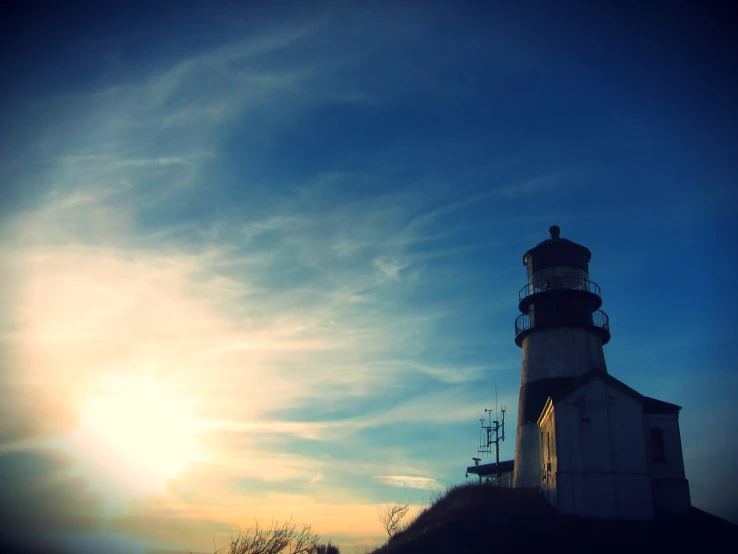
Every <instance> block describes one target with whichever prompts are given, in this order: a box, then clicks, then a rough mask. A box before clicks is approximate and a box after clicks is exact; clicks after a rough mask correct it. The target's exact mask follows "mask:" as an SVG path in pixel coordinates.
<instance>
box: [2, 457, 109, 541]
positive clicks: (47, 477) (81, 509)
mask: <svg viewBox="0 0 738 554" xmlns="http://www.w3.org/2000/svg"><path fill="white" fill-rule="evenodd" d="M73 468H74V460H73V459H72V458H70V457H69V456H66V455H65V454H64V453H63V452H60V451H55V450H50V449H44V450H29V449H25V450H13V451H4V452H0V479H1V480H2V482H3V495H2V503H0V521H1V522H2V527H1V528H0V536H2V535H6V536H7V535H10V536H15V537H25V538H29V539H31V538H32V537H35V536H36V535H38V534H39V530H43V533H41V534H42V535H43V534H47V533H48V534H53V533H82V534H84V533H87V532H90V531H95V530H98V529H100V528H101V527H102V525H103V520H102V519H101V517H100V513H101V509H102V499H101V498H100V496H99V495H98V494H96V493H95V492H93V491H92V490H90V487H89V485H88V483H87V481H86V480H85V479H84V478H82V477H80V476H79V475H75V474H74V473H73V472H72V470H73ZM33 542H34V541H33V540H31V544H33Z"/></svg>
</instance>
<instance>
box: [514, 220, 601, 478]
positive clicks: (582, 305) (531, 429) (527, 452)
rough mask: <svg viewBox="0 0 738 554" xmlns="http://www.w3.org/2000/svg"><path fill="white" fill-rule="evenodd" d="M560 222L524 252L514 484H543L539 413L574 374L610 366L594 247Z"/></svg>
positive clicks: (517, 335)
mask: <svg viewBox="0 0 738 554" xmlns="http://www.w3.org/2000/svg"><path fill="white" fill-rule="evenodd" d="M560 233H561V231H560V229H559V227H557V226H556V225H553V226H551V227H550V228H549V236H550V238H549V239H548V240H544V241H543V242H541V243H540V244H538V245H537V246H535V247H534V248H531V249H530V250H528V251H527V252H526V253H525V254H524V255H523V264H524V265H525V267H526V270H527V275H528V282H527V284H526V285H525V286H524V287H523V288H521V289H520V291H519V293H518V300H519V303H518V308H519V309H520V312H521V315H519V316H518V317H517V319H516V320H515V343H516V344H517V345H518V346H519V347H521V348H522V366H521V372H520V400H519V404H518V424H517V435H516V442H515V464H514V468H515V469H514V478H513V481H514V486H515V487H540V486H541V440H540V432H539V426H538V423H537V422H538V419H539V416H540V415H541V411H542V410H543V408H544V405H545V404H546V401H547V399H548V398H549V397H550V396H552V395H553V394H554V393H555V392H556V391H557V390H558V389H560V388H561V387H562V386H563V385H564V384H566V383H569V382H570V381H571V380H572V378H575V377H579V376H582V375H584V374H586V373H587V372H589V371H590V370H592V369H593V368H596V369H598V370H599V371H602V372H605V373H606V372H607V366H606V364H605V354H604V351H603V346H604V345H605V344H607V343H608V341H609V340H610V326H609V319H608V317H607V314H606V313H605V312H603V311H602V310H600V307H601V306H602V296H601V291H600V287H599V286H597V284H596V283H594V282H593V281H591V280H590V278H589V261H590V259H591V257H592V253H591V252H590V251H589V249H587V248H586V247H584V246H582V245H580V244H577V243H575V242H572V241H570V240H567V239H564V238H561V236H560Z"/></svg>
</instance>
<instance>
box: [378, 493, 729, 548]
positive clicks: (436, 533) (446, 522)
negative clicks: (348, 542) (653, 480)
mask: <svg viewBox="0 0 738 554" xmlns="http://www.w3.org/2000/svg"><path fill="white" fill-rule="evenodd" d="M538 548H545V549H547V550H548V551H549V552H567V553H573V552H582V553H583V552H597V553H600V552H618V553H620V554H623V553H628V554H629V553H631V552H653V553H658V552H669V553H671V552H690V553H697V552H711V553H712V552H738V526H735V525H733V524H731V523H729V522H727V521H725V520H722V519H720V518H718V517H715V516H712V515H710V514H708V513H706V512H703V511H701V510H698V509H696V508H693V509H692V511H691V512H690V513H689V514H687V515H683V516H669V517H659V518H656V519H654V520H652V521H648V522H643V521H602V520H593V519H581V518H573V517H565V516H560V515H558V514H557V513H556V512H555V511H554V510H552V509H550V508H548V507H547V506H546V505H545V503H544V501H543V498H542V497H541V496H540V495H539V494H538V492H537V491H534V490H525V489H506V488H496V487H491V486H488V485H478V484H468V485H460V486H456V487H452V488H450V489H449V490H448V491H447V492H446V493H445V494H444V495H443V496H441V497H440V498H439V499H438V500H437V501H436V502H435V503H433V505H432V506H430V507H429V508H427V509H425V510H424V511H422V512H421V513H420V514H418V516H417V517H416V518H415V520H414V521H412V522H411V523H409V524H408V525H406V527H405V528H404V529H403V530H402V531H401V532H399V533H397V534H396V535H395V536H394V537H392V539H391V540H390V541H389V542H388V543H387V544H386V545H384V546H383V547H381V548H379V549H377V550H375V551H374V553H373V554H416V553H418V554H420V553H423V554H433V553H450V552H475V553H476V552H479V553H483V552H490V553H491V552H494V553H504V552H511V553H512V552H515V553H521V552H533V551H535V550H536V549H538Z"/></svg>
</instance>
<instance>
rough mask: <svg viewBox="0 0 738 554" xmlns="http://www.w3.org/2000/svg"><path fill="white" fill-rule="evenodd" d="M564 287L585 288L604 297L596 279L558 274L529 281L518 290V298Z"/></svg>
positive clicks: (570, 288) (572, 288) (571, 288)
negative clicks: (559, 275)
mask: <svg viewBox="0 0 738 554" xmlns="http://www.w3.org/2000/svg"><path fill="white" fill-rule="evenodd" d="M562 289H569V290H583V291H586V292H591V293H592V294H596V295H597V296H599V297H602V294H601V293H600V287H599V286H598V285H597V283H595V282H594V281H590V280H588V279H582V278H579V277H574V276H561V277H558V276H557V277H547V278H546V279H540V280H538V281H533V282H532V283H528V284H527V285H525V286H524V287H523V288H522V289H520V292H518V299H519V300H523V298H527V297H528V296H531V295H533V294H537V293H539V292H546V291H549V290H562Z"/></svg>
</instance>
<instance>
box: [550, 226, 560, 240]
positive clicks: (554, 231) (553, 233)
mask: <svg viewBox="0 0 738 554" xmlns="http://www.w3.org/2000/svg"><path fill="white" fill-rule="evenodd" d="M548 234H549V236H550V237H551V238H552V239H557V238H559V235H560V234H561V229H559V226H558V225H551V227H549V228H548Z"/></svg>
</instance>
